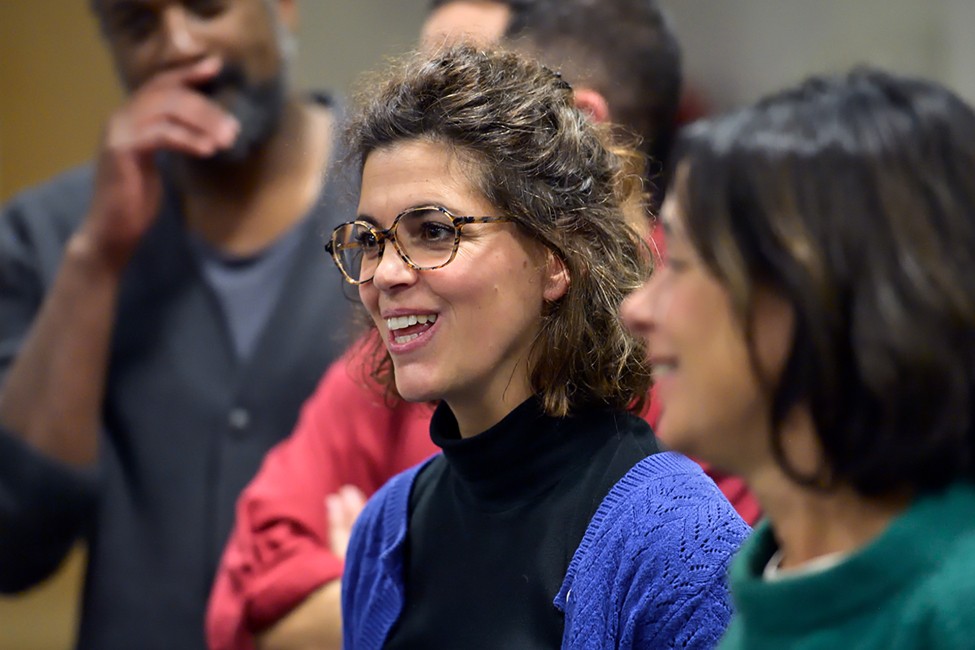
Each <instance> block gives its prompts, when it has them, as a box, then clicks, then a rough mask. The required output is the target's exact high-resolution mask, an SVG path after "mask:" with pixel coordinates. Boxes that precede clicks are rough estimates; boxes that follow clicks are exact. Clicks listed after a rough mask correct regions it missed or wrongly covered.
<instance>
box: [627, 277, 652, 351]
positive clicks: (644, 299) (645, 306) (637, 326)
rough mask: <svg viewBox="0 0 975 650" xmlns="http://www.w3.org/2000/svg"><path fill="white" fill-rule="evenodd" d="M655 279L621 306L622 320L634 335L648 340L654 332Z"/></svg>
mask: <svg viewBox="0 0 975 650" xmlns="http://www.w3.org/2000/svg"><path fill="white" fill-rule="evenodd" d="M655 284H656V282H655V280H654V278H653V277H652V276H651V277H650V278H649V279H648V280H647V281H646V282H644V283H643V285H641V286H640V288H638V289H637V290H636V291H634V292H633V293H631V294H630V295H628V296H627V297H626V298H625V299H624V300H623V304H622V305H620V318H621V319H622V320H623V324H624V325H625V326H626V328H627V329H628V330H630V332H631V333H632V334H633V335H634V336H639V337H641V338H647V337H648V336H649V335H650V332H651V331H652V330H653V324H654V320H653V301H654V295H655V292H654V285H655Z"/></svg>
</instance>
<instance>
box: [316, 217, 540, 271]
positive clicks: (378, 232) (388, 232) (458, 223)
mask: <svg viewBox="0 0 975 650" xmlns="http://www.w3.org/2000/svg"><path fill="white" fill-rule="evenodd" d="M422 210H436V211H437V212H440V213H442V214H443V215H445V216H446V217H447V218H448V219H450V223H451V225H452V226H453V227H454V243H453V247H452V248H451V250H450V257H448V258H447V261H446V262H444V263H443V264H437V265H436V266H420V265H419V264H417V263H416V262H414V261H413V260H411V259H410V258H409V256H407V255H406V253H404V252H403V250H402V249H401V248H400V247H399V243H398V242H397V241H396V228H397V227H398V226H399V222H400V219H401V218H402V217H403V216H405V215H407V214H410V213H412V212H420V211H422ZM502 222H514V223H522V221H521V219H519V218H518V217H514V216H504V217H470V216H458V215H456V214H454V213H453V212H451V211H450V210H448V209H447V208H445V207H443V206H442V205H419V206H416V207H413V208H407V209H406V210H403V211H402V212H400V213H399V214H398V215H396V218H395V219H393V223H392V224H391V225H390V226H389V228H377V227H376V225H375V224H372V223H370V222H368V221H362V220H360V219H356V220H354V221H346V222H345V223H341V224H339V225H337V226H335V228H334V229H333V230H332V235H331V237H329V240H328V241H327V242H325V251H326V252H327V253H328V254H329V255H330V256H331V257H332V261H333V262H335V266H337V267H338V269H339V272H341V273H342V277H344V278H345V281H346V282H348V283H349V284H352V285H356V286H358V285H360V284H365V283H367V282H371V281H372V279H373V278H375V277H376V273H375V271H373V274H372V276H370V277H369V279H368V280H355V279H353V278H352V277H351V276H350V275H349V274H348V273H347V272H346V270H345V268H344V267H343V266H342V263H341V262H340V261H339V255H340V253H339V252H338V251H337V250H335V233H337V232H338V231H339V230H340V229H342V228H345V227H347V226H355V225H359V226H365V228H366V229H368V230H369V231H370V232H371V233H372V234H373V236H374V237H376V240H377V242H378V244H379V254H378V255H377V256H376V259H377V260H382V258H383V253H385V252H386V242H387V241H390V242H392V243H393V249H394V250H395V251H396V254H397V255H399V257H400V259H401V260H403V263H404V264H406V265H407V266H408V267H410V268H411V269H413V270H414V271H433V270H436V269H442V268H443V267H445V266H447V265H448V264H450V263H451V262H453V261H454V258H455V257H457V249H458V248H459V247H460V235H461V230H462V229H463V227H464V226H466V225H469V224H472V223H502ZM376 268H377V269H378V268H379V265H378V264H377V265H376Z"/></svg>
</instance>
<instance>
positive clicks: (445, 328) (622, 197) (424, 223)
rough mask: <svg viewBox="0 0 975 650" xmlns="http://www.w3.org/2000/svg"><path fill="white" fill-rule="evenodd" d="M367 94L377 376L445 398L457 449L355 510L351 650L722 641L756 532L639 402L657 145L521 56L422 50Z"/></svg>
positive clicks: (364, 280)
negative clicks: (634, 308) (645, 186)
mask: <svg viewBox="0 0 975 650" xmlns="http://www.w3.org/2000/svg"><path fill="white" fill-rule="evenodd" d="M363 97H364V98H365V99H364V100H363V102H362V104H361V105H360V107H359V108H358V110H357V111H356V112H354V113H353V116H352V119H351V126H350V127H349V140H350V142H349V151H350V152H351V153H352V155H353V157H354V160H355V161H356V162H357V163H358V165H359V167H360V170H361V178H362V181H361V183H362V184H361V188H360V196H359V206H358V217H357V218H356V220H355V221H353V222H350V223H346V224H343V225H341V226H339V227H338V228H336V229H335V231H334V232H333V233H332V236H331V239H330V241H329V242H328V244H327V246H326V248H327V249H328V250H329V252H330V253H331V255H332V258H333V260H334V261H335V263H336V264H337V265H338V267H339V269H340V270H341V271H342V273H343V275H345V278H346V280H348V281H349V282H350V283H352V284H355V285H357V286H358V290H359V296H360V298H361V300H362V304H363V306H364V308H365V309H366V311H367V312H368V313H369V316H370V317H371V320H372V323H373V325H374V327H375V329H376V332H377V334H378V336H376V337H375V339H376V340H377V341H378V342H379V345H380V346H381V347H379V348H378V349H377V350H376V355H375V357H374V359H375V364H374V367H373V368H372V369H371V370H372V372H373V374H374V376H375V377H376V378H378V379H384V378H386V379H387V380H388V385H389V390H390V391H394V392H395V393H396V394H398V395H399V396H400V397H402V398H404V399H406V400H408V401H412V402H421V401H429V402H438V403H439V405H438V407H437V409H436V412H435V413H434V415H433V419H432V421H431V424H430V435H431V438H432V440H433V441H434V443H435V444H436V445H438V446H439V447H440V448H441V449H442V450H443V454H441V455H438V456H435V457H434V458H433V459H431V460H430V461H428V462H425V463H423V464H421V465H419V466H417V467H415V468H413V469H411V470H408V471H406V472H405V473H403V474H400V475H398V476H396V477H394V478H393V479H392V480H391V481H390V482H389V483H387V484H386V486H385V487H384V488H383V489H382V490H380V491H379V492H377V493H376V495H375V496H374V497H373V498H372V499H371V500H370V501H369V503H368V504H367V506H366V508H365V510H364V511H363V513H362V515H361V517H360V519H359V520H358V522H357V523H356V526H355V529H354V531H353V534H352V539H351V541H350V543H349V550H348V555H347V557H346V569H345V574H344V577H343V579H342V587H343V603H342V612H343V625H344V630H343V636H344V643H345V647H346V648H355V649H362V650H369V649H378V648H390V649H396V648H465V649H467V650H478V649H481V648H484V649H487V648H491V649H495V648H524V649H526V650H530V649H533V648H559V647H562V648H582V647H586V648H593V647H606V648H647V647H653V648H668V647H681V648H709V647H711V646H713V644H714V643H715V642H716V640H717V639H718V637H719V636H720V634H721V633H722V632H723V630H724V625H725V623H726V621H727V620H728V618H729V616H730V609H729V606H728V603H727V598H726V591H725V588H724V583H723V581H724V574H725V569H726V564H727V561H728V560H729V558H730V557H731V555H732V553H733V552H734V551H735V549H736V548H737V546H738V543H739V542H740V541H741V540H742V539H743V538H744V536H745V534H746V533H747V526H746V525H745V524H744V523H743V522H742V521H741V519H740V518H739V517H738V516H737V514H736V513H735V512H734V510H733V509H732V507H731V504H729V503H728V502H727V500H726V499H725V498H724V497H723V495H722V494H721V493H720V492H719V491H718V489H717V487H716V486H715V485H714V483H713V482H712V481H711V480H710V479H708V478H707V477H706V476H705V475H704V474H703V472H702V471H701V469H700V467H699V466H698V465H697V464H695V463H694V462H693V461H690V460H688V459H687V458H685V457H682V456H679V455H677V454H673V453H670V452H662V451H660V450H659V449H658V446H657V444H656V441H655V439H654V436H653V432H652V431H651V430H650V427H649V426H648V425H647V424H646V422H645V421H644V420H642V419H640V418H639V417H638V416H637V415H635V412H639V409H640V408H641V407H642V401H643V399H644V398H645V396H646V395H647V391H648V387H649V379H650V368H649V366H648V364H647V356H646V354H647V353H646V348H645V347H644V346H643V345H642V344H641V342H640V340H639V339H638V338H636V337H633V336H632V335H630V334H629V333H627V331H626V330H625V329H624V328H623V327H622V324H621V323H620V321H619V318H618V310H619V306H620V303H621V302H622V300H623V298H624V296H625V295H626V294H627V292H629V291H631V290H632V289H634V288H636V287H637V286H639V285H640V283H641V282H643V280H644V279H645V278H646V277H647V275H648V274H649V272H650V270H651V269H650V260H649V256H648V255H647V254H646V250H647V249H646V245H645V243H644V241H643V239H642V236H641V235H642V233H640V232H638V231H637V230H636V229H635V228H634V227H633V226H632V224H633V223H634V222H635V221H636V219H637V217H638V216H639V217H640V218H643V219H644V220H645V212H644V207H643V203H642V184H641V181H640V174H641V172H642V168H641V166H640V163H641V159H640V157H639V156H638V155H637V154H636V153H635V152H634V151H633V150H632V149H629V148H626V147H622V146H619V145H617V144H615V143H614V139H613V138H612V137H611V135H610V133H609V131H608V130H603V129H599V128H597V127H595V126H594V125H592V124H591V123H589V121H588V120H587V119H586V116H585V115H584V114H583V113H582V112H581V111H580V110H578V109H577V108H576V107H575V105H574V103H573V97H572V91H571V89H570V88H568V87H567V85H566V84H565V82H564V81H562V80H561V79H560V78H559V76H558V75H556V74H555V73H553V72H552V71H551V70H549V69H547V68H544V67H542V66H540V65H538V64H535V63H532V62H530V61H528V60H525V59H522V58H520V57H518V56H516V55H514V54H506V53H487V52H479V51H475V50H472V49H466V48H460V49H454V50H448V51H445V52H442V53H440V54H437V55H435V56H433V58H430V59H422V58H419V59H415V60H411V61H408V62H406V63H405V64H403V66H402V67H400V68H397V69H395V70H394V71H392V72H391V73H390V76H389V77H388V78H387V79H386V81H385V82H383V83H381V84H380V85H379V86H378V87H377V88H370V89H368V90H367V92H366V94H364V95H363ZM464 215H484V216H464Z"/></svg>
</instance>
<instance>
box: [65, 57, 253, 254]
mask: <svg viewBox="0 0 975 650" xmlns="http://www.w3.org/2000/svg"><path fill="white" fill-rule="evenodd" d="M220 67H221V62H220V60H219V59H217V58H216V57H208V58H206V59H203V60H201V61H198V62H196V63H194V64H192V65H186V66H182V67H179V68H174V69H171V70H167V71H165V72H161V73H159V74H158V75H156V76H155V77H153V78H152V79H150V80H149V81H147V82H146V83H145V84H143V85H142V86H140V87H139V88H138V90H136V91H135V92H134V93H133V94H132V96H131V97H130V98H129V99H128V101H127V102H126V103H125V104H124V105H123V106H122V107H121V108H119V109H118V110H117V111H115V113H114V114H113V115H112V116H111V117H110V118H109V120H108V123H107V125H106V127H105V133H104V136H103V140H102V145H101V150H100V152H99V154H98V162H97V170H96V174H95V192H94V198H93V200H92V206H91V209H90V212H89V214H88V217H87V218H86V220H85V223H84V225H83V226H82V228H81V230H80V231H79V233H78V234H77V235H76V240H77V241H75V242H73V245H74V246H75V247H78V248H80V249H81V250H82V251H84V252H86V253H87V254H89V255H91V256H93V260H95V261H97V262H100V263H102V264H104V265H105V266H106V267H107V268H109V269H111V270H112V271H115V272H120V271H121V270H122V268H124V266H125V264H126V263H127V262H128V260H129V258H130V257H131V255H132V253H133V251H134V250H135V248H136V246H137V245H138V243H139V241H140V240H141V239H142V236H143V234H145V232H146V230H147V229H148V228H149V226H150V225H151V224H152V222H153V220H154V219H155V216H156V214H157V212H158V210H159V201H160V199H161V194H162V184H161V180H160V177H159V172H158V170H157V169H156V165H155V160H154V156H155V154H156V153H157V152H159V151H173V152H177V153H181V154H185V155H189V156H196V157H207V156H211V155H213V154H214V153H216V152H217V151H220V150H222V149H226V148H228V147H229V146H231V145H232V144H233V142H234V140H235V139H236V137H237V133H238V131H239V129H240V125H239V124H238V122H237V120H236V119H235V118H234V117H233V116H232V115H231V114H230V113H228V112H227V111H226V110H225V109H223V108H222V107H221V106H220V105H219V104H217V103H216V102H214V101H212V100H210V99H209V98H207V97H206V96H204V95H203V94H202V93H200V92H199V91H198V90H197V89H196V88H195V86H198V85H199V84H201V83H203V82H205V81H207V80H209V79H211V78H213V77H214V76H215V75H216V74H217V73H218V72H219V71H220Z"/></svg>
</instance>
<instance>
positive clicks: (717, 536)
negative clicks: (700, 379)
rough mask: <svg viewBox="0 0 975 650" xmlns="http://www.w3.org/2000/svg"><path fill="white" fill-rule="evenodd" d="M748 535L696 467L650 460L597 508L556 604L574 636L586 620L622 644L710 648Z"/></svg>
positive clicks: (663, 456)
mask: <svg viewBox="0 0 975 650" xmlns="http://www.w3.org/2000/svg"><path fill="white" fill-rule="evenodd" d="M749 532H750V529H749V528H748V526H747V525H746V524H745V523H744V521H742V519H741V518H740V517H739V516H738V514H737V513H736V512H735V510H734V508H733V507H732V506H731V504H730V503H729V502H728V500H727V499H726V498H725V497H724V496H723V495H722V494H721V492H720V490H718V488H717V486H716V485H715V484H714V482H713V481H712V480H711V479H709V478H708V477H707V476H706V475H705V474H704V472H703V471H702V470H701V468H700V466H698V465H697V464H696V463H694V462H693V461H691V460H690V459H688V458H686V457H684V456H681V455H680V454H676V453H674V452H661V453H658V454H653V455H652V456H649V457H647V458H645V459H644V460H642V461H641V462H639V463H638V464H637V465H635V466H634V467H633V468H632V469H631V470H630V471H629V472H628V473H627V474H626V475H625V476H624V477H623V478H622V479H621V480H620V481H619V482H618V483H617V484H616V485H615V486H614V488H613V489H612V490H611V491H610V493H609V494H608V495H607V496H606V498H605V499H604V501H603V503H602V504H601V505H600V507H599V509H598V510H597V512H596V515H595V516H594V517H593V520H592V522H591V523H590V526H589V528H588V529H587V531H586V534H585V536H584V538H583V542H582V544H581V545H580V547H579V549H578V550H577V552H576V555H575V557H573V560H572V562H571V564H570V567H569V571H568V573H567V575H566V580H565V583H564V585H563V590H562V592H561V593H560V595H559V598H560V599H563V600H562V602H561V603H560V602H559V600H557V601H556V603H557V604H559V605H563V606H565V607H566V620H567V626H568V624H569V619H570V618H572V619H574V620H573V626H572V627H573V629H574V631H575V632H580V631H582V629H583V627H586V626H585V625H584V624H581V621H582V620H583V619H584V618H586V619H588V620H602V621H608V623H604V624H605V625H609V628H608V629H607V630H606V633H607V634H609V636H610V637H612V638H615V639H616V640H617V641H619V645H620V647H644V646H649V647H710V646H713V645H714V644H715V643H716V642H717V639H718V638H720V636H721V634H722V633H723V631H724V628H725V626H726V625H727V622H728V620H729V618H730V615H731V608H730V604H729V598H728V593H727V588H726V583H725V576H726V574H727V570H728V565H729V563H730V561H731V558H732V557H733V556H734V554H735V552H736V551H737V550H738V547H739V546H740V545H741V543H742V541H743V540H744V539H745V537H746V536H747V535H748V533H749ZM606 603H611V604H610V605H607V604H606ZM583 612H586V613H585V614H583ZM595 613H599V615H598V616H595ZM594 616H595V619H594ZM582 636H583V635H580V638H581V637H582Z"/></svg>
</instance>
